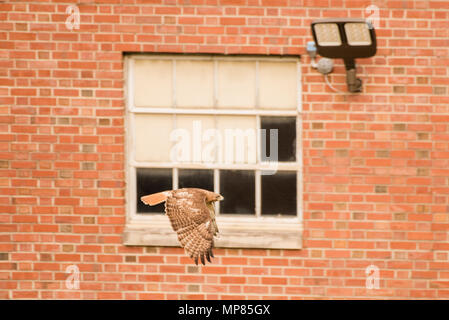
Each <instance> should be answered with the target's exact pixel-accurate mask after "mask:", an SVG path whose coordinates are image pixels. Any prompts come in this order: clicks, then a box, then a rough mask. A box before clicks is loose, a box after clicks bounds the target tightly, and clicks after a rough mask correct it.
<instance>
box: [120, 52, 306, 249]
mask: <svg viewBox="0 0 449 320" xmlns="http://www.w3.org/2000/svg"><path fill="white" fill-rule="evenodd" d="M299 67H300V66H299V59H298V57H293V56H288V57H279V56H275V57H267V56H221V55H181V54H179V55H177V54H171V55H159V54H152V55H129V56H127V57H126V74H127V89H126V96H127V116H126V128H127V144H126V146H127V152H126V155H127V159H126V161H127V182H128V183H127V203H128V207H127V211H128V215H127V216H128V220H127V226H126V228H125V234H124V242H125V244H129V245H163V246H170V245H175V246H177V245H178V243H177V239H176V235H175V233H174V232H173V231H172V230H171V227H170V224H169V220H168V218H167V217H165V216H164V214H163V212H164V205H163V204H161V205H157V206H154V207H150V206H146V205H144V204H143V203H141V201H140V197H141V196H143V195H146V194H150V193H154V192H159V191H163V190H168V189H177V188H184V187H197V188H203V189H208V190H214V191H216V192H219V193H220V194H222V195H223V196H224V198H225V200H224V201H222V202H220V203H218V204H217V206H216V213H217V222H218V225H219V228H220V238H218V239H217V240H216V245H217V246H223V247H255V248H300V247H301V234H302V207H301V185H302V157H301V145H300V143H301V139H300V137H301V136H300V135H301V117H300V111H301V108H300V107H301V104H300V101H301V96H300V92H301V91H300V68H299Z"/></svg>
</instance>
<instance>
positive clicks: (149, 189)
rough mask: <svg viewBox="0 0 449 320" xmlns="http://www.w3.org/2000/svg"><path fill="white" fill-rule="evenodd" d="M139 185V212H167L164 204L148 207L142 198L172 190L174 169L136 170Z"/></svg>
mask: <svg viewBox="0 0 449 320" xmlns="http://www.w3.org/2000/svg"><path fill="white" fill-rule="evenodd" d="M136 175H137V179H136V181H137V182H136V184H137V188H136V189H137V212H139V213H148V212H159V213H162V212H164V211H165V209H164V204H163V203H161V204H158V205H155V206H148V205H146V204H144V203H143V202H142V201H141V200H140V197H143V196H146V195H148V194H152V193H156V192H161V191H165V190H171V189H172V169H152V168H150V169H149V168H137V169H136Z"/></svg>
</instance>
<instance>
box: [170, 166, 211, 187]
mask: <svg viewBox="0 0 449 320" xmlns="http://www.w3.org/2000/svg"><path fill="white" fill-rule="evenodd" d="M178 179H179V181H178V186H179V188H180V189H181V188H201V189H206V190H209V191H214V172H213V170H201V169H180V170H179V171H178Z"/></svg>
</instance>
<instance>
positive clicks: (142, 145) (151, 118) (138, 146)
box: [133, 114, 173, 162]
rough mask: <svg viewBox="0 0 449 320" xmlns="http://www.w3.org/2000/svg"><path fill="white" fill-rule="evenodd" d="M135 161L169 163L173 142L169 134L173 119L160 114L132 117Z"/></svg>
mask: <svg viewBox="0 0 449 320" xmlns="http://www.w3.org/2000/svg"><path fill="white" fill-rule="evenodd" d="M134 124H135V127H134V128H133V130H134V137H135V141H133V142H134V143H135V157H136V158H135V160H137V161H156V162H161V161H169V160H170V150H171V148H172V144H173V142H171V141H170V133H171V132H172V128H173V117H172V116H171V115H165V114H164V115H160V114H135V115H134Z"/></svg>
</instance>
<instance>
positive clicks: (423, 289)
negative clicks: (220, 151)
mask: <svg viewBox="0 0 449 320" xmlns="http://www.w3.org/2000/svg"><path fill="white" fill-rule="evenodd" d="M70 4H71V2H61V3H55V2H44V1H40V2H9V1H6V2H2V3H0V128H1V130H0V176H1V179H0V298H2V299H5V298H6V299H8V298H12V299H18V298H41V299H42V298H43V299H47V298H81V299H86V298H90V299H103V298H117V299H134V298H138V299H147V298H161V299H177V298H199V299H203V298H230V297H232V298H266V297H270V298H351V297H358V298H360V297H380V298H390V297H396V298H449V262H448V259H449V257H448V252H449V243H448V240H449V238H448V227H449V216H448V212H449V197H448V196H449V184H448V181H449V149H448V146H449V128H448V122H449V113H448V111H449V110H448V109H449V97H448V95H449V92H448V91H449V90H448V84H449V74H448V73H449V71H448V65H449V31H448V30H449V2H447V1H443V0H441V1H433V0H428V1H426V0H423V1H412V0H410V1H406V0H403V1H400V0H391V1H375V0H373V1H372V2H371V1H361V0H316V1H312V0H257V1H256V0H223V1H217V0H215V1H214V0H207V1H206V0H190V1H176V0H165V1H162V0H128V1H124V0H122V1H121V0H101V1H82V3H80V4H79V5H78V6H79V10H80V12H81V24H80V29H79V30H72V31H70V30H68V29H67V28H66V26H65V23H64V22H65V21H66V19H67V17H68V14H66V13H65V10H66V8H67V6H68V5H70ZM371 4H374V5H377V6H378V7H379V8H380V17H379V27H378V28H377V30H376V31H377V36H378V52H377V55H376V56H375V57H373V58H370V59H363V60H360V61H359V65H360V67H359V74H360V76H361V77H362V78H363V79H364V80H365V85H364V93H363V94H359V95H347V94H339V93H334V92H332V91H331V90H329V89H328V88H327V87H326V85H325V84H324V81H323V79H322V76H321V75H320V74H319V73H317V72H316V71H315V70H313V69H311V68H310V64H309V63H310V60H309V58H308V56H307V55H306V54H305V45H306V42H307V41H310V40H311V33H310V27H309V26H310V22H311V20H313V19H315V18H323V17H336V16H338V17H347V16H350V17H366V15H367V13H366V12H365V8H366V7H367V6H369V5H371ZM123 52H206V53H252V54H303V56H302V62H303V68H302V71H303V108H304V116H303V118H304V123H303V126H304V130H303V140H304V141H303V144H304V150H303V152H304V199H303V200H304V210H305V211H304V228H305V232H304V249H302V250H294V251H290V250H237V249H236V250H230V249H218V250H216V256H217V258H216V259H215V260H214V264H213V265H211V266H207V267H195V266H192V264H191V262H190V260H189V259H188V258H187V257H185V255H184V254H183V250H181V249H177V248H152V247H148V248H145V247H125V246H123V245H122V244H121V234H122V231H123V228H124V223H125V214H126V212H125V206H124V204H125V198H124V190H125V180H124V163H123V159H124V127H123V117H124V98H123V97H124V91H123V87H124V72H123ZM336 62H337V66H336V68H335V71H334V73H333V74H332V75H331V81H332V83H333V84H334V85H335V86H337V87H338V88H340V89H341V90H344V91H346V86H345V84H344V81H345V74H344V68H343V66H342V64H341V62H340V61H336ZM72 264H75V265H77V266H79V268H80V271H81V279H80V289H79V290H76V289H75V290H69V289H66V286H65V283H64V280H65V279H66V278H67V276H68V275H67V274H66V273H65V270H66V267H67V266H69V265H72ZM371 264H373V265H376V266H377V267H378V268H379V270H380V288H379V289H372V290H368V289H366V287H365V280H366V274H365V268H366V267H367V266H369V265H371Z"/></svg>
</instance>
